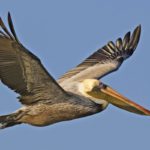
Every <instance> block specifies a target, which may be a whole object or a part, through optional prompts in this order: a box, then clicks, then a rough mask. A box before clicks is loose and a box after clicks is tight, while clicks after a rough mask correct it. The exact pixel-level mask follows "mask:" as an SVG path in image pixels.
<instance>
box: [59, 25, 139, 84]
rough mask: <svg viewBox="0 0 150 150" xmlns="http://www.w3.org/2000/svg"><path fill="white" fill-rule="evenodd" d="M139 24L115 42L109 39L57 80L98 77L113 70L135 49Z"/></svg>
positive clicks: (79, 79)
mask: <svg viewBox="0 0 150 150" xmlns="http://www.w3.org/2000/svg"><path fill="white" fill-rule="evenodd" d="M140 33H141V26H140V25H139V26H137V27H136V28H135V30H134V31H133V33H132V35H131V36H130V32H128V33H126V34H125V36H124V38H123V39H121V38H118V39H117V40H116V43H114V42H112V41H110V42H108V43H107V44H106V45H105V46H103V47H102V48H100V49H99V50H97V51H96V52H95V53H93V54H92V55H91V56H89V57H88V58H87V59H85V60H84V61H83V62H82V63H81V64H79V65H78V66H77V67H76V68H74V69H72V70H70V71H68V72H67V73H65V74H64V75H63V76H62V77H60V79H59V80H58V81H59V82H60V83H61V82H67V81H71V80H72V81H81V80H83V79H86V78H96V79H99V78H101V77H103V76H105V75H107V74H109V73H111V72H113V71H115V70H117V69H118V68H119V67H120V65H121V64H122V62H123V61H124V60H126V59H127V58H128V57H130V56H131V55H132V54H133V52H134V51H135V49H136V47H137V44H138V42H139V39H140Z"/></svg>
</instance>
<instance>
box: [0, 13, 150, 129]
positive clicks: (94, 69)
mask: <svg viewBox="0 0 150 150" xmlns="http://www.w3.org/2000/svg"><path fill="white" fill-rule="evenodd" d="M8 25H9V29H10V31H9V30H8V29H7V27H6V26H5V24H4V23H3V21H2V19H1V18H0V26H1V29H2V30H0V80H1V82H2V83H4V84H5V85H7V86H8V87H9V88H10V89H12V90H14V91H15V92H17V93H19V94H20V97H19V100H20V102H21V103H22V104H23V107H22V108H20V109H19V110H17V111H16V112H14V113H12V114H10V115H5V116H0V128H6V127H9V126H13V125H16V124H21V123H28V124H31V125H35V126H46V125H50V124H52V123H56V122H60V121H65V120H71V119H75V118H80V117H84V116H88V115H92V114H95V113H98V112H100V111H102V110H104V109H105V108H106V107H107V105H108V103H112V104H113V105H116V106H118V107H119V106H120V107H121V108H123V109H125V110H128V111H131V112H134V113H138V114H142V115H149V114H150V112H149V111H148V110H146V109H145V108H143V107H141V106H139V105H137V104H135V103H133V102H131V101H128V102H127V103H126V101H123V99H121V98H120V97H119V98H118V97H117V96H116V94H114V99H115V102H114V101H113V102H112V101H111V100H110V98H112V97H113V96H112V95H111V94H110V97H109V96H108V95H107V93H106V94H104V92H105V90H107V88H106V87H108V86H106V85H105V86H104V84H102V83H101V82H99V81H98V79H99V78H101V77H103V76H104V75H106V74H108V73H110V72H113V71H115V70H117V69H118V68H119V67H120V65H121V64H122V63H123V61H124V60H125V59H127V58H128V57H130V56H131V55H132V54H133V52H134V50H135V48H136V47H137V44H138V41H139V38H140V32H141V26H138V27H137V28H136V29H135V30H134V32H133V34H132V35H131V36H130V32H128V33H127V34H126V35H125V37H124V39H123V40H122V39H121V38H118V39H117V41H116V43H115V44H114V43H113V42H112V41H111V42H108V44H107V45H105V46H104V47H102V48H101V49H99V50H98V51H96V52H95V53H94V54H92V55H91V56H90V57H88V58H87V59H86V60H85V61H83V63H81V64H79V65H78V66H77V67H76V68H74V69H73V70H71V71H69V72H67V73H66V74H65V75H63V76H62V77H61V78H60V79H59V80H58V81H56V80H55V79H54V78H53V77H52V76H51V75H50V74H49V73H48V72H47V70H46V69H45V68H44V67H43V65H42V63H41V61H40V60H39V58H38V57H37V56H35V55H34V54H33V53H31V52H30V51H29V50H27V49H26V48H25V47H24V46H23V45H22V44H21V42H20V41H19V39H18V37H17V36H16V33H15V30H14V26H13V23H12V19H11V16H10V13H8ZM58 83H59V84H58ZM100 83H101V84H100ZM101 85H103V86H101ZM104 87H105V88H104ZM103 90H104V91H103ZM102 91H103V92H102ZM102 93H103V94H104V95H105V96H106V97H105V96H103V98H101V97H99V96H100V95H103V94H102ZM99 94H100V95H99ZM117 100H119V101H120V103H119V104H120V105H118V102H117ZM122 105H123V106H122ZM127 107H128V108H130V110H129V109H127Z"/></svg>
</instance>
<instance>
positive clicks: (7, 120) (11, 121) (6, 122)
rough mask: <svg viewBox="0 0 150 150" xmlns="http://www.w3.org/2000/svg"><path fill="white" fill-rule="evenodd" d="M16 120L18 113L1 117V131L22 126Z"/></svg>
mask: <svg viewBox="0 0 150 150" xmlns="http://www.w3.org/2000/svg"><path fill="white" fill-rule="evenodd" d="M16 118H17V117H16V113H13V114H10V115H4V116H0V129H4V128H7V127H11V126H14V125H17V124H20V122H18V121H17V119H16Z"/></svg>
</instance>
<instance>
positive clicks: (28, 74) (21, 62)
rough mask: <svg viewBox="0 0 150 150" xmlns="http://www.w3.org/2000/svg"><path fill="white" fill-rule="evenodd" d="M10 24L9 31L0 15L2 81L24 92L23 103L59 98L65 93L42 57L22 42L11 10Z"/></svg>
mask: <svg viewBox="0 0 150 150" xmlns="http://www.w3.org/2000/svg"><path fill="white" fill-rule="evenodd" d="M8 25H9V29H10V31H8V29H7V27H6V26H5V24H4V23H3V21H2V19H1V18H0V27H1V29H2V30H0V80H1V81H2V82H3V83H4V84H5V85H7V86H8V87H9V88H11V89H12V90H14V91H15V92H17V93H19V94H20V95H21V97H20V101H21V102H22V103H23V104H31V103H33V102H37V101H41V100H50V99H54V98H55V100H56V95H57V98H58V99H59V98H60V97H61V96H62V95H64V94H66V92H65V91H64V90H63V89H62V88H61V87H60V86H59V85H58V84H57V82H56V81H55V80H54V79H53V77H52V76H51V75H50V74H49V73H48V72H47V70H46V69H45V68H44V67H43V65H42V64H41V61H40V60H39V58H37V57H36V56H35V55H34V54H32V53H31V52H30V51H28V50H27V49H26V48H25V47H24V46H23V45H22V44H21V43H20V42H19V40H18V38H17V36H16V33H15V30H14V26H13V23H12V19H11V16H10V13H9V14H8ZM39 91H40V92H39ZM59 96H60V97H59Z"/></svg>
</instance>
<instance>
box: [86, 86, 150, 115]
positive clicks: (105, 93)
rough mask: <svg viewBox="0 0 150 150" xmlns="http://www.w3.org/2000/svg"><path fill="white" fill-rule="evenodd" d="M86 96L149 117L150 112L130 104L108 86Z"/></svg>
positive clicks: (132, 103)
mask: <svg viewBox="0 0 150 150" xmlns="http://www.w3.org/2000/svg"><path fill="white" fill-rule="evenodd" d="M88 94H89V95H90V96H92V97H94V98H97V99H103V100H105V101H107V102H108V103H111V104H112V105H114V106H117V107H119V108H122V109H124V110H127V111H129V112H132V113H136V114H140V115H147V116H149V115H150V110H147V109H145V108H144V107H142V106H140V105H138V104H136V103H135V102H132V101H131V100H129V99H127V98H126V97H124V96H122V95H121V94H119V93H118V92H116V91H115V90H113V89H112V88H110V87H109V86H105V87H104V88H100V89H99V90H93V91H91V92H88Z"/></svg>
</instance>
